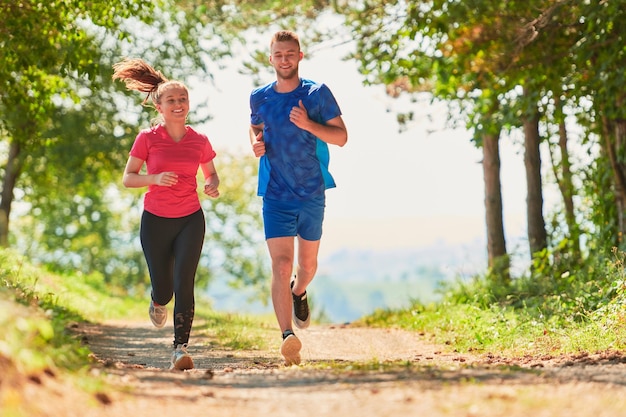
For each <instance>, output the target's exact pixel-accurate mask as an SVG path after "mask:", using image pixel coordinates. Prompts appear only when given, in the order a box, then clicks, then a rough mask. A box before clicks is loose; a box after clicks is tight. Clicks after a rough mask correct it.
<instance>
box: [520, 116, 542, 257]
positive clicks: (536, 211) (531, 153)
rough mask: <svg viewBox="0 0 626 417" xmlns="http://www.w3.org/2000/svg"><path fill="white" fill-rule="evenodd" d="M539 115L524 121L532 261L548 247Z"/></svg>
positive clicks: (527, 204)
mask: <svg viewBox="0 0 626 417" xmlns="http://www.w3.org/2000/svg"><path fill="white" fill-rule="evenodd" d="M540 143H541V138H540V136H539V113H535V114H534V115H532V116H531V117H530V118H528V119H525V120H524V166H525V168H526V191H527V195H526V221H527V227H528V245H529V247H530V256H531V259H532V257H533V255H534V254H535V253H537V252H540V251H542V250H544V249H545V248H546V247H547V239H548V238H547V234H546V224H545V221H544V219H543V191H542V182H541V153H540V150H539V144H540Z"/></svg>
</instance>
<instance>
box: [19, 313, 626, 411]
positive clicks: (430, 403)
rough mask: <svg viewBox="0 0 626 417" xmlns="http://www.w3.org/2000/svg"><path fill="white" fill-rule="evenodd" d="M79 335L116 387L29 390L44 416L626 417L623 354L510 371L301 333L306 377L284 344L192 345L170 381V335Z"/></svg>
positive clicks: (436, 351)
mask: <svg viewBox="0 0 626 417" xmlns="http://www.w3.org/2000/svg"><path fill="white" fill-rule="evenodd" d="M75 331H76V332H77V333H78V335H80V337H81V338H82V339H83V340H84V342H85V344H86V345H87V346H89V348H90V349H91V350H92V351H93V352H94V356H95V359H96V365H95V366H94V369H93V371H92V372H94V373H100V374H102V375H104V376H105V378H106V380H107V381H108V384H109V385H110V386H108V387H104V388H102V389H101V390H99V391H98V393H97V394H96V395H93V396H91V394H90V396H89V397H88V398H84V394H83V395H82V396H81V395H79V394H77V393H72V392H67V390H64V389H63V385H62V383H61V382H60V381H55V379H58V378H54V377H53V376H51V377H46V376H43V377H42V378H40V381H38V382H37V384H30V385H33V386H35V387H34V388H33V395H34V396H39V398H40V399H41V401H43V404H42V406H41V407H35V406H34V405H33V407H35V408H37V409H38V410H39V411H41V410H43V411H44V415H50V416H68V417H71V416H77V417H89V416H94V417H100V416H185V417H193V416H220V417H221V416H224V417H230V416H232V417H235V416H236V417H265V416H267V417H286V416H298V417H309V416H311V417H313V416H315V417H325V416H333V417H349V416H355V417H357V416H358V417H369V416H381V417H382V416H384V417H388V416H402V417H406V416H426V417H439V416H462V417H490V416H507V417H515V416H520V417H521V416H524V417H527V416H532V417H542V416H546V417H548V416H549V417H578V416H580V417H603V416H607V417H608V416H611V417H612V416H620V417H622V416H626V355H625V354H624V353H620V352H600V353H593V354H579V355H576V356H567V357H543V358H535V357H527V358H522V359H519V358H518V359H507V358H502V357H498V356H497V355H494V354H482V355H475V356H472V355H462V354H457V353H454V352H450V351H449V350H447V349H446V348H445V347H440V346H435V345H433V344H431V343H430V342H429V341H428V338H427V337H425V336H424V335H420V334H418V333H413V332H407V331H402V330H388V329H371V328H361V327H351V326H312V327H311V328H309V329H307V330H300V331H297V335H298V337H299V338H300V339H301V340H302V343H303V350H302V358H303V364H302V365H301V366H291V367H286V366H284V365H283V363H282V360H281V358H280V356H279V354H278V344H276V346H272V347H271V349H268V350H267V351H232V350H230V351H229V350H216V349H214V348H210V347H208V343H207V341H206V340H203V339H202V338H193V336H192V341H191V342H192V345H191V346H190V348H189V353H190V354H191V355H192V356H193V358H194V361H195V365H196V369H193V370H191V371H185V372H181V371H170V370H169V369H168V368H169V354H170V350H169V346H170V343H171V329H170V328H169V327H168V326H166V327H165V328H164V329H155V328H154V327H152V326H151V325H150V323H149V322H148V323H145V322H144V323H119V322H118V323H106V324H98V325H84V324H81V325H78V326H77V328H76V329H75ZM277 343H278V342H277ZM55 384H56V385H55ZM42 387H47V389H46V390H43V389H42ZM35 388H37V389H35ZM44 391H45V392H46V393H45V394H44V393H43V392H44Z"/></svg>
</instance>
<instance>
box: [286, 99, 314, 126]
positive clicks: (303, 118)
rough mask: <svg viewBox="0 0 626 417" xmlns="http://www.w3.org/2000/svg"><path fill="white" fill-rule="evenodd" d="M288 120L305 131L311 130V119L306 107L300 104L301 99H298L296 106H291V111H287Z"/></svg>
mask: <svg viewBox="0 0 626 417" xmlns="http://www.w3.org/2000/svg"><path fill="white" fill-rule="evenodd" d="M289 120H291V123H293V124H294V125H296V126H298V127H299V128H300V129H304V130H306V131H310V130H311V119H309V113H308V112H307V111H306V107H304V104H302V100H300V101H298V106H297V107H296V106H293V107H292V108H291V112H289Z"/></svg>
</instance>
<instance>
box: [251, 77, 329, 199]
mask: <svg viewBox="0 0 626 417" xmlns="http://www.w3.org/2000/svg"><path fill="white" fill-rule="evenodd" d="M275 84H276V82H275V81H274V82H272V83H270V84H267V85H265V86H263V87H259V88H257V89H255V90H254V91H252V93H251V95H250V110H251V114H250V123H251V124H252V125H260V124H263V125H264V128H263V140H264V141H265V155H263V156H262V157H261V159H260V162H259V163H260V165H259V188H258V195H260V196H265V197H266V198H270V199H273V200H280V201H293V200H305V199H309V198H313V197H317V196H320V195H323V194H324V190H325V189H327V188H333V187H335V181H334V180H333V177H332V176H331V175H330V172H329V171H328V163H329V160H330V154H329V152H328V145H327V144H326V143H325V142H323V141H322V140H320V139H319V138H317V137H316V136H314V135H313V134H311V133H309V132H307V131H305V130H303V129H300V128H299V127H297V126H296V125H295V124H293V123H292V122H291V121H290V120H289V113H290V111H291V108H292V107H297V106H298V102H299V100H302V103H303V105H304V107H305V108H306V110H307V113H308V115H309V118H310V119H311V120H313V121H315V122H317V123H321V124H324V123H326V122H327V121H329V120H331V119H333V118H335V117H337V116H340V115H341V110H340V109H339V105H338V104H337V101H336V100H335V97H334V96H333V94H332V93H331V91H330V89H329V88H328V87H327V86H326V85H324V84H317V83H315V82H313V81H311V80H307V79H301V80H300V85H299V86H298V87H297V88H296V89H295V90H293V91H290V92H288V93H277V92H276V90H275V89H274V86H275Z"/></svg>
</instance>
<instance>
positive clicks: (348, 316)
mask: <svg viewBox="0 0 626 417" xmlns="http://www.w3.org/2000/svg"><path fill="white" fill-rule="evenodd" d="M486 258H487V255H486V249H485V243H484V242H482V241H480V240H478V239H477V240H476V241H473V242H469V243H465V244H454V245H450V244H447V243H446V242H444V241H440V242H437V243H435V244H433V245H431V246H428V247H422V248H412V249H411V248H402V249H395V250H373V249H372V250H366V249H348V248H345V249H342V250H339V251H336V252H334V253H332V254H331V255H329V256H327V257H325V258H323V259H320V261H319V268H318V274H317V276H316V278H315V280H314V281H313V283H312V284H311V286H310V287H309V290H308V291H309V294H310V300H311V301H310V302H311V308H312V311H313V316H314V318H317V319H321V320H324V321H329V322H333V323H344V322H350V321H353V320H355V319H357V318H359V317H362V316H364V315H367V314H370V313H372V312H374V311H375V310H376V309H395V308H402V307H407V306H409V305H410V304H411V302H412V301H413V300H419V301H421V302H423V303H428V302H431V301H434V300H436V299H437V297H438V294H437V287H438V285H439V284H440V283H442V282H445V281H448V280H453V279H456V278H461V279H469V278H471V277H472V276H473V275H475V274H477V273H481V272H483V271H484V270H485V267H486ZM268 279H269V277H268ZM208 295H209V297H210V298H211V299H212V302H213V305H214V308H215V309H216V310H221V311H235V312H237V311H239V312H248V313H254V312H270V311H272V307H271V304H268V305H267V306H263V305H262V303H260V302H258V303H250V302H249V301H247V297H248V296H249V295H246V294H243V293H242V292H241V291H238V292H236V291H235V290H233V289H231V288H228V287H227V286H226V285H225V284H223V285H222V283H215V284H212V285H211V287H210V288H209V291H208Z"/></svg>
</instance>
